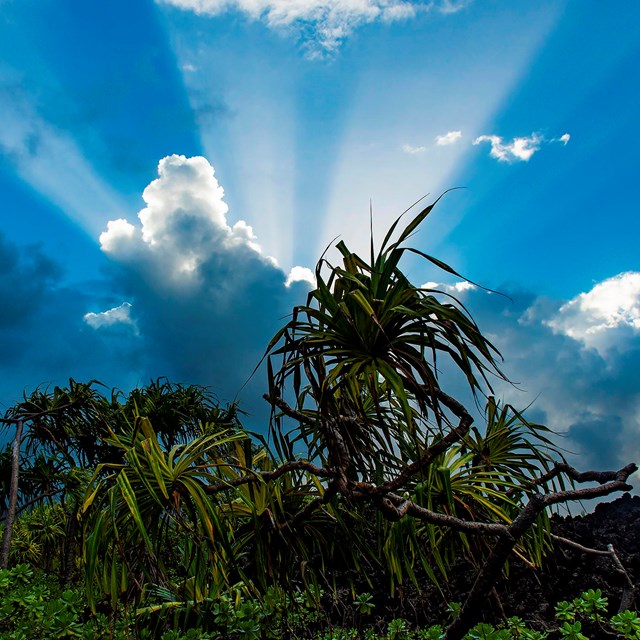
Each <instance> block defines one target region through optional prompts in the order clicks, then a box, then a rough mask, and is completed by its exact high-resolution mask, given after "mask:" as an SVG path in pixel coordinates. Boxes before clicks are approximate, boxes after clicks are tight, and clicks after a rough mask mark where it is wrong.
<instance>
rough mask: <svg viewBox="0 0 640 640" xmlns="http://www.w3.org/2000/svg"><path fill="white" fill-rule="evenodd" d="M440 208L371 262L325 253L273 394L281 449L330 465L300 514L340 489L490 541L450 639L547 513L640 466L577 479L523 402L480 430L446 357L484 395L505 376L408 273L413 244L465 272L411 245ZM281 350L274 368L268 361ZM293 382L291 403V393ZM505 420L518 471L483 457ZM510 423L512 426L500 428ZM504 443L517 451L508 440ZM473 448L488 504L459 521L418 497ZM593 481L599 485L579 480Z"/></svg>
mask: <svg viewBox="0 0 640 640" xmlns="http://www.w3.org/2000/svg"><path fill="white" fill-rule="evenodd" d="M436 202H437V201H436ZM435 204H436V203H433V204H431V205H429V206H427V207H426V208H425V209H423V210H422V211H421V212H420V213H419V214H418V215H416V216H415V217H414V218H413V219H412V220H411V221H410V223H409V224H408V225H407V226H406V227H405V228H404V229H402V230H401V231H400V232H399V233H398V236H397V239H395V240H394V239H393V238H394V233H395V232H396V229H397V227H398V224H399V221H400V219H398V220H397V221H396V222H395V223H394V225H393V226H392V227H391V229H390V230H389V232H388V233H387V235H386V237H385V238H384V241H383V243H382V246H381V248H380V250H379V251H378V252H376V251H375V248H374V245H373V237H372V239H371V248H370V255H369V259H368V260H364V259H362V258H361V257H360V256H358V255H356V254H355V253H353V252H351V251H350V250H349V249H348V248H347V246H346V245H345V244H344V243H343V242H340V243H339V244H338V245H337V249H338V250H339V252H340V254H341V256H342V262H343V264H342V265H341V266H332V265H331V264H329V263H328V262H327V261H326V260H325V259H324V258H322V259H321V260H320V262H319V263H318V265H317V267H316V273H315V275H316V281H317V287H316V289H315V290H313V291H312V292H311V293H310V294H309V297H308V300H307V304H306V305H304V306H300V307H296V308H295V309H294V312H293V317H292V319H291V320H290V322H288V323H287V325H286V326H285V327H283V329H282V330H281V331H280V332H279V333H278V334H277V335H276V336H275V337H274V339H273V340H272V342H271V344H270V345H269V349H268V351H269V359H270V366H269V385H270V389H269V394H268V395H267V396H266V397H267V399H268V400H269V401H270V402H271V403H272V405H273V407H274V408H275V409H277V410H278V412H279V413H277V414H276V415H275V416H274V421H273V433H274V436H275V438H276V439H277V440H278V441H279V442H280V444H281V446H280V451H281V452H288V453H289V457H291V454H292V453H293V451H295V446H294V445H295V444H296V443H297V442H300V441H303V442H304V443H305V445H307V447H308V452H309V457H310V458H311V459H315V458H319V459H320V460H321V461H322V465H323V475H324V478H325V479H326V483H327V484H326V489H325V490H324V492H323V493H322V495H321V496H320V495H318V496H317V497H316V498H315V501H314V502H311V503H309V504H308V505H307V506H306V507H305V513H304V515H305V516H307V515H308V513H309V512H310V511H311V510H312V509H314V508H321V506H322V505H323V504H327V503H328V502H329V501H330V500H331V499H332V497H333V496H340V498H341V499H342V500H344V501H345V502H346V503H347V504H354V503H355V504H358V503H368V504H370V505H373V506H374V507H375V508H376V509H377V510H378V511H379V512H380V513H382V514H383V515H384V517H385V518H387V519H388V520H390V521H401V520H405V521H407V520H415V521H419V522H421V523H424V524H425V525H427V526H432V527H433V526H436V527H438V528H443V527H444V528H449V529H453V530H457V531H459V532H461V533H463V534H475V535H476V536H479V537H480V538H482V539H483V540H488V539H492V540H494V542H493V543H492V544H491V548H490V551H489V553H488V555H487V557H486V559H485V561H484V564H483V565H482V567H481V568H480V570H479V572H478V575H477V578H476V581H475V584H474V586H473V588H472V590H471V592H470V593H469V596H468V598H467V601H466V602H465V604H464V605H463V607H462V609H461V611H460V615H459V616H458V618H457V619H456V620H455V621H454V622H453V624H452V625H451V626H450V628H449V629H448V631H447V635H446V637H447V640H455V639H458V638H462V636H463V635H464V634H465V633H466V631H467V630H468V629H469V628H470V626H471V624H472V623H473V622H474V621H475V619H476V618H477V616H478V614H479V610H480V607H481V605H482V603H483V601H484V599H485V598H486V597H487V596H488V594H489V592H490V591H491V589H492V588H493V585H494V584H495V582H496V580H497V578H498V577H499V574H500V572H501V571H502V568H503V566H504V563H505V562H506V561H507V559H508V557H509V555H510V554H511V553H512V552H513V550H514V548H515V547H516V546H517V545H518V542H519V541H520V540H522V539H523V538H524V537H525V535H526V534H527V532H528V531H529V530H530V529H531V527H532V526H534V525H535V524H536V523H538V524H539V523H540V522H541V518H544V516H545V511H546V509H547V508H548V507H550V506H552V505H555V504H558V503H562V502H567V501H570V500H577V499H581V498H592V497H600V496H605V495H608V494H610V493H612V492H615V491H621V490H628V489H630V488H631V487H630V485H628V484H627V479H628V477H629V476H630V475H631V474H632V473H633V472H634V471H636V469H637V467H636V466H635V465H634V464H630V465H628V466H626V467H624V468H623V469H620V470H618V471H610V472H593V471H588V472H585V473H579V472H578V471H576V470H575V469H573V468H572V467H571V466H570V465H568V464H567V463H566V462H565V461H564V460H563V459H561V458H560V460H558V461H556V460H554V459H553V456H552V455H550V454H549V453H548V451H549V449H550V450H551V452H552V453H555V454H558V452H557V451H554V450H553V447H550V444H551V443H550V442H549V440H548V439H547V438H546V437H545V436H544V433H543V430H542V428H541V427H539V426H538V425H531V424H529V423H528V422H527V421H526V420H524V419H523V418H522V416H521V415H520V414H519V413H518V412H517V411H515V410H512V411H511V415H509V413H508V411H507V410H506V409H504V408H503V410H502V413H501V415H499V416H496V410H497V409H496V405H495V403H493V401H492V400H490V402H489V405H488V409H487V411H488V429H489V432H488V433H487V434H486V435H485V437H479V433H478V432H477V431H471V425H472V422H473V418H472V416H471V414H470V413H469V412H468V411H467V409H466V408H465V407H464V406H463V405H462V404H461V403H460V402H459V401H458V400H457V399H456V398H454V397H452V396H451V395H449V394H448V393H447V392H446V390H445V389H443V388H442V386H441V384H440V380H439V376H438V362H439V360H441V359H449V360H451V361H452V362H453V363H454V365H455V366H456V367H457V369H458V370H459V371H460V372H461V373H462V374H463V375H464V376H465V378H466V380H467V383H468V386H469V388H470V390H471V392H472V394H473V395H474V397H476V398H478V397H479V396H481V395H483V394H484V393H485V392H490V391H491V385H490V383H489V378H488V376H489V375H491V374H495V375H498V376H500V377H503V376H502V374H501V372H500V370H499V367H498V364H497V359H498V358H499V354H498V352H497V350H496V349H495V347H494V346H493V345H492V344H491V343H490V342H489V341H488V340H487V339H486V338H485V337H484V336H483V335H482V333H481V332H480V330H479V328H478V327H477V325H476V324H475V322H473V320H472V318H471V317H470V316H469V315H468V313H467V312H466V310H465V309H464V308H463V307H462V306H461V305H460V304H459V303H457V301H456V300H455V299H454V298H452V297H450V296H449V297H446V298H445V300H444V301H442V295H440V296H438V295H437V293H438V292H436V291H434V290H429V289H423V288H420V287H415V286H414V285H412V284H411V283H410V281H409V280H408V279H407V277H406V276H405V275H404V273H403V272H402V271H401V270H400V268H399V263H400V260H401V258H402V257H403V255H404V254H405V253H407V252H409V253H412V254H417V255H418V256H420V257H421V258H423V259H424V260H426V261H428V262H430V263H432V264H435V265H436V266H438V267H440V268H441V269H443V270H445V271H447V272H449V273H453V274H455V275H458V274H457V273H456V272H455V271H454V270H453V269H451V268H450V267H449V266H447V265H446V264H444V263H442V262H441V261H439V260H437V259H436V258H434V257H432V256H429V255H427V254H425V253H423V252H421V251H419V250H418V249H415V248H411V247H406V246H405V245H404V243H405V241H406V240H407V239H408V238H409V237H410V236H411V235H412V234H413V233H414V232H415V231H416V229H417V228H418V226H419V225H420V224H421V223H422V222H423V220H424V219H425V218H426V217H427V216H428V215H429V213H430V212H431V211H432V209H433V207H434V205H435ZM278 358H279V365H278V366H277V369H276V370H275V372H274V368H273V363H272V360H274V359H278ZM288 385H289V386H290V387H291V388H292V391H293V402H292V403H290V402H287V401H286V400H285V398H287V397H288V396H287V394H288V393H289V389H288ZM283 418H289V419H293V420H294V421H296V422H297V425H298V426H297V428H296V429H294V431H293V434H292V437H291V436H288V435H286V434H285V432H284V430H283V426H282V423H283ZM496 418H497V419H498V422H501V423H502V427H503V428H502V434H501V437H502V440H503V441H504V439H505V438H507V439H508V438H514V437H516V438H518V439H519V443H518V446H517V447H516V450H518V449H519V460H516V461H515V464H513V461H512V464H511V467H510V468H508V465H507V466H505V465H504V464H503V465H502V468H501V467H500V466H499V465H494V464H492V462H491V457H488V458H487V457H485V459H484V460H483V455H484V454H485V453H487V451H486V450H485V445H487V444H489V443H490V442H491V435H492V434H491V433H490V430H491V429H492V428H495V423H496ZM505 423H507V424H506V426H507V427H509V426H510V427H514V426H517V428H516V429H513V428H505ZM518 428H520V429H524V430H525V431H528V432H529V433H528V436H529V438H527V437H524V438H519V437H518V433H517V430H518ZM494 430H495V429H494ZM536 440H537V441H536ZM512 444H513V443H512ZM478 445H481V446H478ZM474 449H475V452H474ZM507 449H510V450H511V451H512V452H513V451H514V448H513V446H511V447H509V446H508V447H507ZM469 451H470V452H471V455H472V464H471V469H473V473H474V474H475V480H476V482H477V484H476V485H475V492H474V493H475V501H476V502H478V501H479V502H481V503H482V502H484V505H485V506H489V507H490V508H489V509H485V511H484V513H483V514H482V515H483V518H482V519H478V518H476V517H474V516H476V515H477V513H474V512H473V511H467V512H466V514H465V517H459V516H458V515H457V514H455V513H452V512H451V510H449V512H448V513H447V510H446V509H442V508H440V509H434V508H433V507H432V506H431V505H430V504H429V502H428V501H427V502H426V503H425V501H424V500H423V499H421V496H424V495H425V493H426V494H427V495H431V496H433V492H432V491H431V490H432V489H433V487H434V481H435V478H436V477H437V475H438V473H436V475H435V476H434V470H435V471H436V472H438V471H439V469H440V468H441V467H442V464H441V463H442V462H443V456H447V454H448V455H449V471H450V467H451V464H455V463H456V462H458V463H460V462H461V461H462V460H463V458H464V456H465V455H467V452H469ZM474 456H475V457H474ZM434 468H435V469H434ZM445 473H448V471H445ZM479 476H480V477H479ZM478 481H479V482H478ZM589 481H595V482H596V483H598V484H599V486H596V487H588V488H582V489H576V488H574V487H575V484H576V483H583V482H589ZM567 485H571V488H569V489H567V488H566V486H567ZM480 487H482V490H480ZM425 489H426V491H425ZM449 493H451V489H450V488H449ZM450 504H452V503H451V501H450Z"/></svg>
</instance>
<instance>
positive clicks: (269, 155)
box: [0, 0, 640, 468]
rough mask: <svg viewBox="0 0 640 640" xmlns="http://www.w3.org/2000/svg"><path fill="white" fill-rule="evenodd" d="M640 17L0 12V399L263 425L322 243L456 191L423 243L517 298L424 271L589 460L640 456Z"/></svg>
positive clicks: (453, 8) (41, 7)
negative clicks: (169, 404)
mask: <svg viewBox="0 0 640 640" xmlns="http://www.w3.org/2000/svg"><path fill="white" fill-rule="evenodd" d="M637 24H640V4H639V3H638V2H636V1H635V0H621V1H620V2H616V3H602V2H597V1H592V0H581V1H580V2H569V1H565V0H539V1H538V2H535V3H532V2H528V1H526V0H483V1H480V0H433V1H430V0H156V1H155V2H154V1H153V0H136V2H129V1H127V2H125V1H124V0H112V1H111V2H108V3H105V2H102V3H98V2H86V1H85V2H81V1H79V0H19V1H18V0H0V194H1V199H0V203H1V204H0V216H1V220H2V226H1V228H0V292H1V294H2V302H3V305H2V307H3V308H2V312H1V313H0V353H1V354H2V355H1V357H0V368H1V371H0V407H2V408H6V407H9V406H11V405H12V404H13V403H14V402H16V401H17V400H19V399H20V397H21V396H22V394H23V393H24V392H25V391H26V392H29V391H32V390H33V389H35V388H36V387H38V386H40V385H45V386H46V385H54V384H65V383H66V381H67V380H68V379H69V378H70V377H73V378H75V379H77V380H83V381H85V380H90V379H98V380H100V381H102V382H103V383H104V384H106V385H107V386H108V387H118V388H121V389H124V390H129V389H131V388H133V387H134V386H136V385H142V384H146V383H148V382H149V380H150V379H151V378H156V377H158V376H167V377H169V378H170V379H171V380H172V381H175V382H185V383H198V384H205V385H210V386H211V387H212V388H213V390H214V391H215V392H216V393H217V394H218V396H219V397H220V399H221V400H223V401H230V400H234V399H236V398H237V399H239V401H240V403H241V406H242V407H244V408H245V410H246V411H247V412H248V414H249V415H248V416H247V418H246V422H247V426H249V427H250V428H253V429H257V430H264V420H265V415H266V411H267V407H265V403H264V401H263V400H261V397H260V396H261V394H262V392H264V391H265V390H266V378H265V376H264V372H263V371H258V373H257V374H256V375H255V376H254V377H253V378H252V379H251V381H250V382H249V383H248V384H246V385H245V383H246V381H247V379H248V378H249V376H250V374H251V372H252V371H253V369H254V367H255V366H256V364H257V363H258V362H259V360H260V358H261V356H262V354H263V353H264V349H265V347H266V345H267V343H268V341H269V339H270V338H271V336H272V335H273V334H274V333H275V331H276V330H277V329H278V328H279V327H280V326H281V325H282V324H283V323H284V322H286V318H287V314H288V313H290V311H291V309H292V307H293V306H294V305H296V304H301V303H304V301H305V298H306V293H307V292H308V290H309V287H310V286H312V285H311V282H312V272H311V270H312V269H313V268H314V266H315V264H316V261H317V260H318V258H319V257H320V255H321V254H322V253H323V251H324V250H325V249H326V248H327V247H328V246H331V245H332V244H333V243H334V240H335V238H337V237H340V238H341V239H343V240H344V241H345V242H346V243H347V245H348V246H349V247H350V248H352V249H353V250H356V251H365V250H366V247H367V243H368V240H369V211H370V207H371V210H372V212H373V228H374V237H375V238H380V237H382V235H383V234H384V231H385V230H386V229H387V228H388V226H389V225H390V224H391V223H392V221H393V220H394V219H395V218H396V217H397V216H398V215H399V214H400V213H401V212H402V211H404V210H405V209H406V208H407V207H408V206H409V205H411V204H412V203H414V202H415V201H416V200H418V199H419V198H421V197H423V196H425V195H426V198H427V201H428V200H429V199H430V198H431V199H435V198H437V197H438V196H439V195H440V194H442V193H443V192H444V191H447V190H448V189H452V188H454V187H461V188H459V189H455V190H453V191H449V192H448V193H447V194H446V195H445V197H444V198H443V199H442V200H441V201H440V202H439V203H438V205H437V207H436V209H434V212H433V214H432V215H431V217H430V218H429V219H428V220H427V222H426V223H425V225H424V228H423V229H422V230H421V231H420V233H419V234H418V235H416V236H414V237H413V238H412V243H413V244H414V245H415V246H417V247H418V248H420V249H421V250H423V251H426V252H428V253H430V254H432V255H436V256H437V257H439V258H440V259H443V260H445V261H446V262H448V263H449V264H451V265H452V266H453V267H454V268H455V269H456V270H457V271H458V272H460V273H462V274H464V276H465V277H467V278H469V279H470V280H472V281H474V282H477V283H480V284H481V285H483V286H484V287H487V288H490V289H494V290H498V291H500V292H501V293H504V294H505V295H504V296H499V295H495V294H492V293H488V292H487V291H485V290H483V289H481V288H474V287H470V286H469V285H468V284H466V283H465V282H464V281H461V280H456V279H455V278H452V277H451V276H449V275H448V274H444V273H442V272H437V271H434V270H433V269H428V268H426V266H425V265H424V264H423V263H421V262H420V261H418V260H415V261H409V262H407V263H405V265H404V267H405V269H406V271H407V273H408V274H409V276H410V278H411V279H412V281H413V282H415V283H416V284H417V285H421V284H426V283H431V282H435V283H437V284H438V285H439V286H440V287H441V288H443V290H446V291H448V292H451V293H454V294H455V295H456V296H457V297H458V298H459V299H460V300H461V301H462V302H463V303H464V304H465V305H466V306H467V307H468V309H469V310H470V312H471V314H472V315H473V316H474V318H476V320H477V321H478V323H479V325H480V328H481V329H482V330H483V331H484V332H485V333H486V334H487V335H488V336H489V337H490V338H491V339H492V340H493V341H494V343H495V344H496V346H497V347H498V348H499V349H500V350H501V352H502V353H503V356H504V359H505V360H504V367H503V368H504V370H505V372H506V373H507V375H509V376H510V378H511V379H512V380H513V381H515V382H516V383H517V385H516V386H504V387H501V388H500V389H499V391H500V393H501V394H502V397H503V398H504V399H505V401H508V402H511V403H512V404H514V406H517V407H519V408H524V407H526V406H529V405H531V407H530V409H529V415H530V416H531V417H532V418H534V419H536V420H539V421H541V422H543V423H545V424H547V425H548V426H549V427H551V428H553V429H556V430H557V431H559V432H561V433H563V434H564V437H563V439H562V441H561V442H562V445H563V446H564V447H565V448H567V449H568V450H569V451H571V452H573V453H574V454H575V455H572V457H571V460H572V461H574V462H575V463H576V464H577V465H578V466H581V467H583V468H590V467H597V468H613V467H615V468H618V467H620V466H622V465H624V464H626V463H627V462H629V461H636V462H640V378H639V377H638V374H637V372H638V370H639V369H640V367H639V365H640V257H639V253H638V238H640V220H639V215H638V214H639V213H640V207H639V206H638V198H637V182H636V180H637V171H638V148H639V147H640V129H639V128H638V126H637V116H638V113H640V82H639V79H640V78H639V77H638V76H639V75H640V74H639V69H640V31H639V30H638V29H637V28H635V26H636V25H637ZM327 255H328V256H329V258H330V259H335V258H336V254H335V252H333V253H332V251H331V249H330V250H329V253H328V254H327ZM332 256H333V258H332ZM243 385H244V386H243Z"/></svg>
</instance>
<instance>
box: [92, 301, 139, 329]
mask: <svg viewBox="0 0 640 640" xmlns="http://www.w3.org/2000/svg"><path fill="white" fill-rule="evenodd" d="M82 319H83V320H84V321H85V322H86V323H87V324H88V325H89V326H90V327H93V328H94V329H100V328H102V327H111V326H113V325H114V324H128V325H131V326H133V327H135V321H134V320H133V318H132V317H131V305H130V304H129V303H128V302H123V303H122V304H121V305H120V306H118V307H113V308H112V309H108V310H107V311H101V312H100V313H93V312H90V313H85V315H84V316H83V318H82Z"/></svg>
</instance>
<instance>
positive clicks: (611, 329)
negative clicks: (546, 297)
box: [546, 271, 640, 353]
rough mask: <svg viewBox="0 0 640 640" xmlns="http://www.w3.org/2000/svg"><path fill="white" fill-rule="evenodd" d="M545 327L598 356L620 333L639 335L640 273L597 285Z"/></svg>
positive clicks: (611, 344) (579, 296)
mask: <svg viewBox="0 0 640 640" xmlns="http://www.w3.org/2000/svg"><path fill="white" fill-rule="evenodd" d="M546 324H547V325H548V326H549V327H550V328H551V329H552V330H553V331H554V332H555V333H561V334H564V335H566V336H569V337H570V338H573V339H574V340H578V341H580V342H582V343H583V344H584V345H585V346H587V347H593V348H595V349H596V350H598V351H599V352H601V353H605V352H606V351H607V349H609V348H610V347H611V346H614V345H616V344H618V343H619V342H620V333H621V332H622V333H625V332H632V333H635V334H637V333H640V273H638V272H635V271H628V272H626V273H621V274H619V275H617V276H614V277H613V278H608V279H607V280H604V281H603V282H599V283H598V284H596V285H595V286H594V287H593V288H592V289H591V290H590V291H588V292H587V293H581V294H579V295H578V296H576V297H575V298H573V299H571V300H569V302H567V303H566V304H564V305H562V306H561V307H560V309H559V310H558V313H557V314H556V315H555V316H554V317H553V318H551V319H550V320H548V321H547V322H546Z"/></svg>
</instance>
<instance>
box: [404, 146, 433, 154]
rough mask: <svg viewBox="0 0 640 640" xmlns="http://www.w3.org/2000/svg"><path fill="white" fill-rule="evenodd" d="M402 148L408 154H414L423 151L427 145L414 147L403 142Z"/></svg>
mask: <svg viewBox="0 0 640 640" xmlns="http://www.w3.org/2000/svg"><path fill="white" fill-rule="evenodd" d="M402 150H403V151H404V152H405V153H408V154H410V155H416V154H418V153H424V152H425V151H426V150H427V147H414V146H412V145H410V144H403V145H402Z"/></svg>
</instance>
